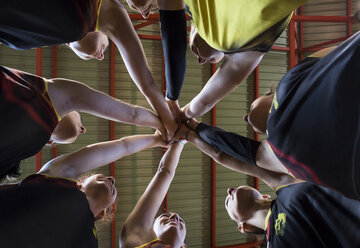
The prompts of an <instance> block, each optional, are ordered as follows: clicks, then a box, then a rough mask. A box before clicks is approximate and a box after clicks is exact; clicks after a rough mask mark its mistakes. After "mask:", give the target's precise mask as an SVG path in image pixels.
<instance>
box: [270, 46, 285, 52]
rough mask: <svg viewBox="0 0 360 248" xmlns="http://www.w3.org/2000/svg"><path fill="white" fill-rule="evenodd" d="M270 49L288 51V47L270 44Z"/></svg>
mask: <svg viewBox="0 0 360 248" xmlns="http://www.w3.org/2000/svg"><path fill="white" fill-rule="evenodd" d="M271 50H274V51H287V52H288V51H289V48H288V47H281V46H272V47H271Z"/></svg>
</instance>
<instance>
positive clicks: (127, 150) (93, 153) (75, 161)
mask: <svg viewBox="0 0 360 248" xmlns="http://www.w3.org/2000/svg"><path fill="white" fill-rule="evenodd" d="M161 145H163V141H162V139H161V137H160V136H159V135H134V136H128V137H124V138H121V139H118V140H113V141H106V142H101V143H96V144H93V145H89V146H86V147H84V148H82V149H80V150H78V151H75V152H72V153H69V154H65V155H62V156H60V157H57V158H55V159H53V160H51V161H49V162H48V163H47V164H46V165H45V166H44V167H43V168H42V169H41V171H40V172H41V173H45V174H49V175H53V176H62V177H68V178H75V179H76V178H77V177H78V176H80V175H81V174H82V173H85V172H87V171H90V170H93V169H96V168H99V167H101V166H104V165H107V164H109V163H111V162H114V161H116V160H118V159H120V158H122V157H124V156H127V155H130V154H134V153H136V152H139V151H142V150H144V149H147V148H151V147H156V146H161Z"/></svg>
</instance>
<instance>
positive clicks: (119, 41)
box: [99, 0, 178, 140]
mask: <svg viewBox="0 0 360 248" xmlns="http://www.w3.org/2000/svg"><path fill="white" fill-rule="evenodd" d="M99 30H100V31H102V32H104V33H105V34H106V35H107V36H108V37H109V38H110V39H111V40H112V41H113V42H114V43H115V45H116V46H117V48H118V50H119V52H120V54H121V56H122V58H123V60H124V62H125V65H126V68H127V70H128V72H129V74H130V76H131V78H132V79H133V80H134V82H135V84H136V85H137V86H138V88H139V89H140V91H141V92H142V93H143V95H144V96H145V97H146V99H147V101H148V102H149V103H150V105H151V106H152V108H153V109H154V110H155V111H156V112H157V113H158V115H159V116H160V118H161V120H162V122H163V124H164V126H165V128H166V130H167V132H168V133H167V134H168V139H169V140H170V139H171V138H172V137H173V136H174V134H175V131H176V129H177V127H178V125H177V124H176V122H175V121H174V119H173V118H172V115H171V112H170V109H169V106H168V105H167V103H166V102H165V99H164V96H163V95H162V93H161V91H160V89H159V87H158V86H157V85H156V83H155V82H154V79H153V77H152V75H151V73H150V69H149V66H148V64H147V61H146V58H145V55H144V51H143V47H142V45H141V42H140V39H139V38H138V36H137V34H136V32H135V30H134V27H133V25H132V23H131V20H130V18H129V16H128V14H127V12H126V10H125V8H124V7H123V6H122V5H121V3H120V2H119V1H117V0H103V3H102V6H101V10H100V22H99Z"/></svg>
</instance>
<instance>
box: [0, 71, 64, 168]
mask: <svg viewBox="0 0 360 248" xmlns="http://www.w3.org/2000/svg"><path fill="white" fill-rule="evenodd" d="M0 116H1V118H0V137H1V141H0V174H1V173H4V172H5V171H7V170H8V169H9V166H10V164H12V163H14V162H17V161H20V160H22V159H25V158H28V157H31V156H33V155H34V154H36V153H37V152H39V151H40V150H41V148H42V147H43V146H44V145H45V144H46V143H47V142H48V141H49V139H50V136H51V134H52V132H53V130H54V129H55V127H56V125H57V124H58V121H59V116H58V115H57V114H56V110H55V109H54V107H53V105H52V103H51V100H50V98H49V95H48V93H47V83H46V81H45V79H44V78H41V77H38V76H35V75H32V74H29V73H26V72H22V71H18V70H15V69H11V68H7V67H3V66H0Z"/></svg>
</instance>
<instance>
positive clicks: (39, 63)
mask: <svg viewBox="0 0 360 248" xmlns="http://www.w3.org/2000/svg"><path fill="white" fill-rule="evenodd" d="M36 75H38V76H40V77H41V76H42V48H37V49H36ZM35 169H36V172H38V171H39V170H40V169H41V151H39V152H38V153H37V154H36V167H35Z"/></svg>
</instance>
